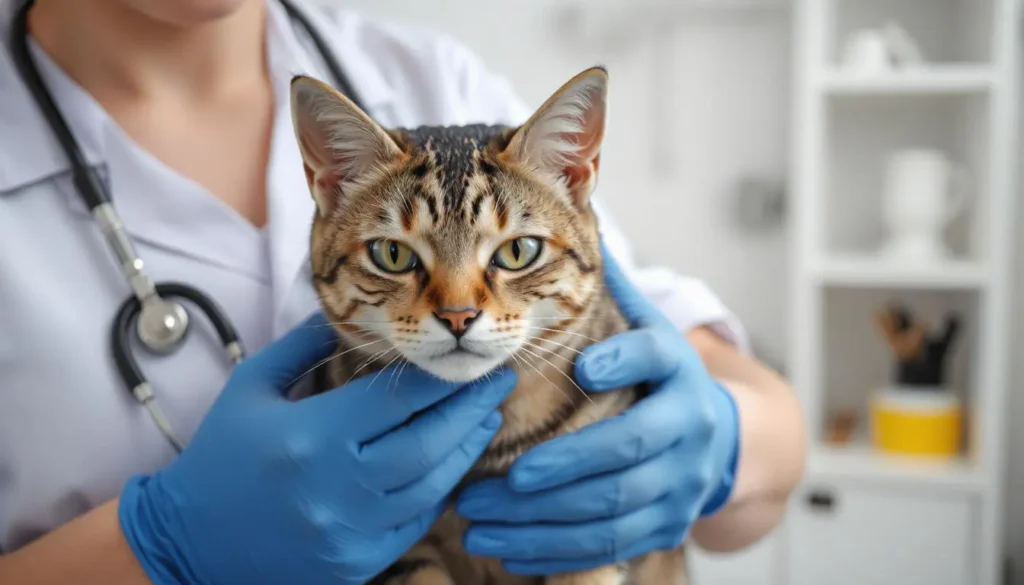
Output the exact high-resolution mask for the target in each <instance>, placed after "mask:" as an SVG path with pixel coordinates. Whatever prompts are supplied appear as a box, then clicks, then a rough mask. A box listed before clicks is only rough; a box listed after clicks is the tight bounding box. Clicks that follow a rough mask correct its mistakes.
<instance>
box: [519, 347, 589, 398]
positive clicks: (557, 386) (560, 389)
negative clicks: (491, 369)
mask: <svg viewBox="0 0 1024 585" xmlns="http://www.w3.org/2000/svg"><path fill="white" fill-rule="evenodd" d="M527 353H531V354H532V355H534V356H535V357H538V358H539V357H540V356H538V355H537V354H534V353H532V352H530V351H527ZM512 355H515V354H512ZM541 359H544V358H541ZM545 361H547V360H545ZM522 363H523V364H525V365H527V366H529V367H530V368H531V369H533V371H534V372H537V375H538V376H540V377H541V378H544V381H545V382H547V383H548V384H551V387H552V388H554V389H555V390H558V392H559V393H560V394H561V395H562V396H565V399H566V400H569V401H570V402H571V401H572V398H570V397H569V395H568V394H566V393H565V391H564V390H562V388H561V387H559V385H558V384H555V383H554V382H552V381H551V380H550V379H549V378H548V377H547V376H545V375H544V372H541V371H540V368H538V367H537V366H535V365H533V364H531V363H530V362H529V361H527V360H526V358H523V359H522ZM548 363H550V362H548ZM556 369H557V368H556ZM588 398H589V397H588Z"/></svg>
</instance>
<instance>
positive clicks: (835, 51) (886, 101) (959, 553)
mask: <svg viewBox="0 0 1024 585" xmlns="http://www.w3.org/2000/svg"><path fill="white" fill-rule="evenodd" d="M793 8H794V25H795V26H794V42H795V47H794V55H795V61H794V66H795V71H794V73H795V83H796V85H795V94H794V107H793V110H792V111H793V116H794V119H793V156H792V165H793V167H792V178H793V189H794V190H793V200H792V205H791V209H793V215H792V216H791V221H792V226H791V227H792V240H791V242H792V256H791V266H792V281H791V287H792V288H791V298H792V299H793V301H792V305H791V307H790V331H791V340H790V347H789V364H788V366H789V367H788V371H789V373H790V376H791V378H792V380H793V383H794V385H795V386H796V388H797V390H798V391H799V392H800V393H801V397H802V399H803V403H804V405H805V409H806V414H807V420H808V425H809V429H810V433H811V438H812V454H811V460H810V465H809V469H808V475H807V479H806V482H805V485H804V486H803V487H802V491H801V492H800V493H799V494H798V496H797V498H798V499H797V500H795V501H794V503H793V509H792V511H791V513H790V516H789V517H788V518H787V520H786V522H785V524H784V526H783V528H782V529H781V530H780V536H779V540H780V543H781V548H782V549H784V552H780V555H781V557H783V559H784V560H783V561H781V562H780V563H779V564H778V565H777V567H778V569H777V571H776V572H775V573H776V576H777V578H776V580H775V582H776V583H777V584H778V585H822V584H825V583H828V584H829V585H847V584H849V585H874V584H889V583H891V584H893V585H946V584H948V585H999V584H1000V583H1001V582H1002V573H1003V562H1004V554H1005V551H1004V547H1003V533H1004V526H1003V518H1004V517H1005V513H1004V503H1003V502H1004V495H1003V486H1004V470H1005V467H1006V463H1005V457H1006V446H1005V438H1004V437H1005V436H1006V425H1007V421H1006V420H1005V418H1004V413H1005V412H1006V410H1007V403H1008V401H1007V397H1008V393H1009V392H1010V391H1011V387H1010V386H1009V382H1010V381H1009V379H1008V377H1007V372H1008V369H1009V368H1008V360H1009V359H1011V356H1010V355H1009V349H1008V346H1009V342H1010V337H1009V332H1008V326H1009V325H1008V323H1009V322H1010V319H1009V314H1010V313H1009V309H1010V306H1009V303H1010V300H1011V299H1010V297H1009V295H1010V287H1011V286H1012V278H1011V270H1012V266H1011V264H1010V261H1011V253H1012V246H1013V232H1012V230H1013V225H1012V221H1013V218H1014V217H1015V215H1014V204H1015V199H1016V192H1015V190H1014V189H1015V186H1014V185H1015V180H1016V169H1015V166H1014V163H1015V161H1016V157H1015V154H1014V153H1015V150H1016V146H1017V140H1016V129H1017V121H1016V112H1017V107H1018V105H1017V102H1018V88H1017V83H1018V82H1017V77H1018V57H1017V53H1018V51H1019V50H1020V49H1019V45H1018V38H1017V34H1018V28H1019V26H1020V25H1019V23H1020V6H1019V5H1018V0H794V7H793ZM890 20H895V21H897V22H899V23H900V24H901V25H902V26H903V27H904V28H905V29H906V30H907V31H908V32H909V34H910V36H911V37H912V38H914V39H915V41H917V43H918V44H919V46H920V47H921V49H922V52H923V54H924V57H925V59H926V61H927V63H926V64H925V65H921V66H915V67H913V68H908V69H902V70H897V71H895V72H891V73H884V74H877V75H868V74H860V73H849V72H847V71H845V70H844V66H843V64H842V47H843V43H844V42H845V41H846V39H847V38H849V35H850V34H851V33H852V32H853V31H855V30H858V29H861V28H865V27H877V26H881V25H883V24H885V23H886V22H887V21H890ZM908 147H927V148H941V149H943V150H944V151H945V152H946V153H947V154H948V155H949V157H950V158H951V159H953V160H956V161H958V162H962V163H963V164H964V165H965V166H966V167H967V168H969V169H970V171H971V176H972V179H973V182H972V185H973V190H972V193H971V198H970V199H969V202H968V205H967V207H966V210H967V211H966V213H965V214H963V215H962V216H961V218H960V219H959V220H957V221H956V222H955V223H954V224H953V225H952V226H951V228H950V231H949V234H948V240H947V242H948V243H949V245H950V247H951V248H952V250H953V251H954V253H955V256H956V257H955V259H952V260H950V261H949V262H944V263H942V264H939V265H914V266H907V265H894V264H888V263H886V261H884V260H879V259H878V258H879V256H877V255H876V249H877V245H878V244H879V243H880V242H881V239H882V238H883V237H884V231H883V227H882V226H883V224H882V222H881V218H882V212H881V209H882V192H883V176H884V175H883V171H884V163H885V159H886V157H887V155H889V154H890V153H891V152H893V151H894V150H897V149H900V148H908ZM890 300H898V301H901V302H903V303H905V304H906V305H907V306H909V307H910V308H911V309H912V310H913V311H915V313H919V314H921V315H922V316H923V317H926V318H929V320H930V322H932V323H935V322H936V320H937V318H938V317H940V316H941V315H942V314H944V313H945V312H946V311H952V310H955V311H958V312H959V313H960V314H961V315H962V316H963V327H962V329H961V332H960V336H959V337H958V340H957V342H956V344H955V346H954V350H953V351H954V352H955V357H954V359H953V361H952V363H951V364H950V366H951V367H950V380H951V382H952V383H953V384H955V387H956V388H957V389H958V390H959V391H960V392H961V394H962V398H963V399H964V400H965V408H966V418H965V427H964V428H965V445H964V448H963V452H962V454H961V455H960V456H959V457H956V458H955V459H953V460H951V461H950V460H941V461H924V460H914V459H909V458H898V457H893V456H886V455H883V454H881V453H880V452H879V451H878V450H876V449H875V448H873V447H872V445H871V444H870V443H869V442H868V441H867V440H866V439H863V438H860V439H855V440H854V441H853V442H851V443H849V444H845V445H839V446H836V445H832V444H829V443H827V442H826V440H825V426H826V422H827V418H828V415H829V413H830V412H832V411H833V410H835V409H853V410H855V411H857V412H859V413H860V421H859V426H860V427H861V436H863V433H864V432H866V430H867V425H869V424H870V423H869V418H868V417H869V413H868V408H867V404H868V402H867V400H868V395H869V392H870V391H871V390H873V389H874V388H877V387H878V386H880V385H882V384H884V383H886V382H887V379H888V378H887V377H888V375H889V372H890V368H891V357H890V355H889V353H888V350H887V347H886V343H885V340H884V339H883V338H882V337H881V334H880V333H879V332H878V331H877V330H876V328H875V325H874V322H873V320H872V317H873V314H874V311H875V310H876V309H878V308H880V307H881V306H882V305H883V304H884V303H886V302H887V301H890Z"/></svg>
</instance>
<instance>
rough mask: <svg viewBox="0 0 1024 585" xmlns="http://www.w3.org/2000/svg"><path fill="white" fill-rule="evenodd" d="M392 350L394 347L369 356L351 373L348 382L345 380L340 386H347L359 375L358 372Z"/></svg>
mask: <svg viewBox="0 0 1024 585" xmlns="http://www.w3.org/2000/svg"><path fill="white" fill-rule="evenodd" d="M394 350H395V348H394V347H389V348H387V349H385V350H384V351H378V352H377V353H375V354H373V355H371V356H370V358H369V359H367V360H366V361H365V362H363V363H361V364H359V367H357V368H356V369H355V370H353V371H352V375H351V376H349V378H348V380H346V381H345V383H344V384H342V386H347V385H348V383H349V382H351V381H352V380H353V379H354V378H355V377H356V376H357V375H359V372H360V371H361V370H362V369H363V368H365V367H366V366H368V365H370V364H372V363H373V362H375V361H376V360H377V359H379V358H382V357H384V356H385V355H387V354H388V353H389V352H391V351H394Z"/></svg>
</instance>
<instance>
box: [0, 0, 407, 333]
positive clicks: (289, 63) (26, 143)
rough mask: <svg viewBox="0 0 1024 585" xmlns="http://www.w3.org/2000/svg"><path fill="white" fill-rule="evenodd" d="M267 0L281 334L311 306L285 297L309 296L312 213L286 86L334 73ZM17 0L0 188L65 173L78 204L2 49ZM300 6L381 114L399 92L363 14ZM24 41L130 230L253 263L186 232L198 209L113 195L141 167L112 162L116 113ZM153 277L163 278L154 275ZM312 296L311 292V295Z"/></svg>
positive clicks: (5, 90)
mask: <svg viewBox="0 0 1024 585" xmlns="http://www.w3.org/2000/svg"><path fill="white" fill-rule="evenodd" d="M293 1H294V0H293ZM267 2H268V33H269V35H270V37H271V38H273V39H274V42H272V43H270V47H271V51H270V63H271V74H272V77H273V82H274V86H275V94H276V96H277V104H276V106H275V107H276V108H277V111H276V113H275V117H274V129H273V139H272V140H273V141H272V144H271V158H270V163H271V164H270V168H269V171H268V177H267V179H268V180H267V192H268V200H267V204H268V217H269V218H270V219H269V223H268V226H267V228H266V230H267V235H268V236H269V240H270V257H269V259H270V268H271V273H270V278H271V280H272V285H273V291H274V293H273V299H274V315H275V319H274V333H275V335H277V334H279V333H280V332H281V331H283V330H285V329H287V328H289V327H291V326H293V325H294V323H296V322H297V321H298V320H300V319H301V318H302V317H304V316H305V315H304V314H302V312H303V311H305V312H308V311H309V310H310V308H311V307H310V305H309V302H308V301H307V302H298V303H290V302H289V301H290V298H291V297H293V296H294V295H296V294H306V295H311V291H310V290H308V289H310V287H309V286H308V285H305V286H303V285H304V282H303V281H304V280H307V279H303V278H300V277H301V276H302V275H303V274H306V275H307V276H308V265H309V261H308V249H309V229H310V226H311V222H312V219H313V214H314V212H315V206H314V204H313V201H312V198H311V197H310V195H309V190H308V186H307V185H306V182H305V176H304V173H303V168H302V160H301V155H300V154H299V150H298V146H297V143H296V141H295V138H294V131H293V129H292V126H291V124H292V122H291V115H290V111H289V110H290V103H289V100H288V96H289V85H290V82H291V77H292V75H293V74H295V73H299V72H302V73H307V74H310V75H315V76H317V77H319V78H321V79H324V80H325V81H328V82H333V80H332V79H331V75H330V70H329V68H328V67H327V66H326V64H325V62H324V61H323V60H322V59H321V57H320V56H319V54H318V52H317V50H316V46H315V45H314V44H313V43H312V41H311V39H310V38H309V35H308V34H307V33H306V31H305V30H304V29H303V28H302V27H301V25H299V23H298V22H293V21H291V20H290V19H289V17H288V15H287V13H286V12H285V10H284V8H283V7H282V6H281V5H280V3H279V2H276V1H275V0H267ZM20 3H21V0H13V1H12V0H0V39H2V41H3V43H4V45H3V47H4V48H3V49H0V103H3V104H5V106H4V107H3V108H0V152H4V153H16V154H15V155H14V156H0V197H2V196H3V195H4V194H10V193H14V192H28V191H23V190H22V188H24V187H27V186H29V185H32V184H34V183H37V182H40V181H44V180H48V179H54V178H57V177H58V176H60V175H65V176H61V177H59V178H60V183H61V184H62V186H61V188H62V189H63V190H65V191H67V193H66V195H68V201H69V204H70V206H71V207H72V209H75V210H77V211H79V212H84V211H85V208H84V204H83V203H82V202H81V201H80V199H79V198H78V197H77V196H76V193H74V192H73V190H72V188H71V184H70V181H68V178H67V176H66V175H67V172H68V171H69V170H70V164H69V163H68V161H67V158H66V157H65V155H64V153H63V151H62V150H61V149H60V146H59V143H58V142H57V141H56V139H55V138H54V136H53V133H52V131H51V130H50V128H49V126H48V125H47V123H46V120H45V119H44V118H43V116H42V114H41V113H40V111H39V108H38V107H37V106H36V104H35V102H34V100H33V99H32V97H31V95H30V94H29V92H28V90H27V88H26V87H25V86H24V84H23V83H22V81H21V78H20V76H19V75H18V71H17V69H16V67H15V65H14V63H13V62H12V59H11V54H10V52H9V49H8V47H9V46H10V38H9V37H10V34H9V33H10V22H11V18H12V17H13V15H14V13H15V12H16V10H17V8H18V5H20ZM299 8H300V10H304V11H306V13H307V14H309V15H310V16H311V20H312V21H313V25H314V26H315V27H317V28H318V32H319V33H320V36H321V37H322V38H323V39H324V41H325V42H326V43H327V44H328V46H329V47H330V49H332V50H333V52H334V55H335V58H336V59H337V60H338V61H339V62H340V64H341V66H342V67H343V68H344V69H345V73H346V74H347V77H348V78H349V79H350V83H352V84H353V85H354V86H355V87H354V90H355V91H356V92H357V93H358V94H359V97H360V98H362V100H363V105H364V107H365V108H366V109H367V110H368V112H370V114H371V115H377V114H378V113H381V114H384V115H386V112H388V111H389V108H390V106H391V105H392V103H393V100H394V97H395V92H394V91H393V88H392V87H391V86H390V85H389V84H388V82H387V81H386V79H385V78H384V76H383V74H382V72H381V70H380V69H379V67H378V66H377V63H378V62H379V61H378V60H377V59H375V58H374V57H373V56H371V55H370V54H369V53H368V50H367V49H366V48H365V47H363V46H360V34H359V33H360V26H361V19H360V18H359V17H358V16H355V15H351V16H349V17H347V18H344V19H341V20H338V21H330V22H328V17H327V15H326V14H323V13H318V12H315V11H316V10H317V9H315V8H312V7H305V6H301V5H300V6H299ZM30 45H31V48H32V50H33V52H34V55H35V56H36V61H37V63H39V65H40V69H41V70H42V73H43V77H44V79H45V80H46V81H47V83H48V86H49V87H50V91H51V92H52V93H53V94H54V96H55V99H56V100H57V102H58V103H60V104H64V105H65V106H66V107H69V108H71V107H73V108H74V110H73V111H74V114H73V115H71V114H66V115H65V117H66V118H67V120H68V124H69V126H71V129H72V132H74V134H75V136H76V139H77V140H78V142H79V144H80V146H81V148H82V151H83V154H84V156H85V158H86V160H87V161H88V162H89V163H90V164H92V165H94V166H96V167H97V168H99V170H100V171H101V174H102V175H104V176H107V177H108V178H109V181H110V184H111V185H112V187H113V189H112V190H113V192H114V193H115V195H114V198H115V201H114V203H115V205H116V206H117V207H118V209H119V210H120V211H121V215H122V217H123V219H124V222H125V226H126V229H128V231H129V232H130V233H131V234H132V236H133V237H135V238H138V239H140V240H145V241H148V242H150V243H152V244H154V245H158V246H163V247H167V248H171V249H174V250H175V251H176V252H179V253H183V254H187V255H191V256H193V257H197V258H201V259H203V260H205V261H208V262H212V263H215V264H219V265H222V266H225V267H227V268H234V269H239V268H242V267H243V266H245V265H249V266H251V265H252V262H249V261H245V260H246V259H245V258H242V257H241V256H244V255H245V254H251V253H252V252H251V247H246V246H244V245H237V246H236V245H235V244H241V242H240V241H239V240H237V239H234V240H232V239H231V238H229V237H226V236H225V237H223V238H222V240H223V241H221V242H220V244H221V245H213V244H212V243H211V242H212V240H213V236H212V235H211V236H210V237H203V238H195V237H192V236H190V235H189V233H190V232H192V233H194V232H196V231H204V229H205V228H204V226H203V225H202V223H203V221H202V219H203V218H201V217H200V218H196V217H194V215H193V216H190V217H183V216H182V215H183V214H182V213H181V211H180V210H176V209H174V208H173V207H172V206H164V207H162V208H161V209H160V210H153V209H145V208H144V206H142V205H141V203H140V202H138V201H134V202H133V201H130V200H127V198H126V200H125V201H123V202H122V203H121V204H119V202H118V201H117V200H116V193H118V192H120V191H119V190H118V188H117V186H118V185H119V184H122V185H125V184H130V185H136V186H137V185H138V184H139V183H138V180H139V179H138V178H137V171H140V170H143V169H124V170H123V171H120V172H119V170H118V169H111V168H109V166H108V165H107V161H108V159H110V157H118V158H116V160H121V159H120V155H122V154H123V153H117V154H115V152H114V151H113V150H112V149H113V145H110V147H108V144H106V143H105V138H106V137H109V136H112V135H114V134H115V133H117V132H119V131H118V129H116V128H115V127H112V126H111V125H112V124H113V122H112V121H110V120H109V118H108V117H107V115H106V113H105V112H103V110H102V109H101V108H100V106H99V105H98V104H97V103H96V102H95V101H93V100H92V98H91V96H89V95H88V94H87V93H86V92H85V91H84V90H83V89H81V88H80V87H79V86H78V85H77V84H75V83H74V82H73V81H72V80H70V79H69V78H68V77H66V76H64V75H63V74H61V72H59V71H58V70H57V68H56V67H55V65H54V64H53V63H52V61H50V60H49V59H48V58H47V56H46V55H45V54H44V53H43V52H42V51H41V50H39V48H38V46H36V45H35V44H34V43H32V42H31V40H30ZM70 104H73V106H71V105H70ZM110 160H115V159H110ZM108 171H109V172H108ZM132 177H136V178H135V179H132ZM132 199H137V198H132ZM211 199H212V198H211ZM206 204H208V205H211V206H216V205H217V204H219V202H218V201H215V200H212V201H210V202H206ZM147 205H148V204H147ZM153 217H159V218H160V220H159V221H153V219H152V218H153ZM244 227H246V226H243V230H242V231H243V232H244ZM218 237H220V236H218ZM232 263H234V264H232ZM154 277H156V278H159V275H154ZM310 300H315V297H313V298H312V299H310ZM297 305H303V306H301V307H299V306H297ZM290 313H296V314H290Z"/></svg>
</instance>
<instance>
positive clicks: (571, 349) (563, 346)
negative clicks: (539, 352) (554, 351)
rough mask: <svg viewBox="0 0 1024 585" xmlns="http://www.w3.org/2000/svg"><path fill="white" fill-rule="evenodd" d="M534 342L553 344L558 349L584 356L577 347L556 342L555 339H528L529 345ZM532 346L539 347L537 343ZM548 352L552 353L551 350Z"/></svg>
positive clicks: (535, 337)
mask: <svg viewBox="0 0 1024 585" xmlns="http://www.w3.org/2000/svg"><path fill="white" fill-rule="evenodd" d="M534 340H536V341H540V342H543V343H552V344H554V345H557V346H558V347H562V348H565V349H567V350H569V351H571V352H573V353H575V354H576V355H583V352H582V351H580V350H578V349H576V348H575V347H572V346H569V345H566V344H564V343H561V342H558V341H555V340H554V339H544V338H542V337H537V336H533V337H531V338H529V339H527V343H531V342H533V341H534ZM531 345H534V346H537V344H535V343H531ZM542 349H547V348H542ZM548 351H551V350H548Z"/></svg>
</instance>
